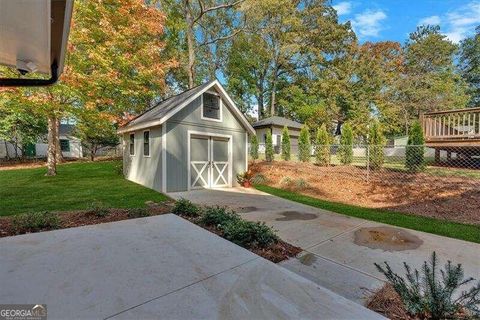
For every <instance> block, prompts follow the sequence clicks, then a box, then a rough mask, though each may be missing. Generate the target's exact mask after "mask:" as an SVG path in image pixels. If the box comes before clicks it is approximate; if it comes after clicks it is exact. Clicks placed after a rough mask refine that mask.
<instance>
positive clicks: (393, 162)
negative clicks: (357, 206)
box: [312, 145, 480, 184]
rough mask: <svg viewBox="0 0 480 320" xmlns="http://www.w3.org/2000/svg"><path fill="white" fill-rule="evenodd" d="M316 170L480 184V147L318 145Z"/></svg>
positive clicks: (370, 177)
mask: <svg viewBox="0 0 480 320" xmlns="http://www.w3.org/2000/svg"><path fill="white" fill-rule="evenodd" d="M319 148H320V149H321V150H320V152H319V153H320V154H321V155H320V156H319V157H316V153H315V151H313V152H312V162H314V163H316V164H318V165H319V170H322V171H325V172H327V173H329V174H332V175H333V174H335V175H344V176H348V177H349V178H356V179H362V180H365V181H376V180H382V181H383V182H385V181H384V180H385V179H395V180H396V181H395V182H396V183H398V182H412V180H415V179H419V178H422V177H425V176H426V175H427V176H433V177H452V178H463V179H466V180H468V182H471V183H478V184H480V146H448V147H441V148H440V147H439V148H433V147H427V146H411V145H410V146H398V145H397V146H372V145H354V146H350V147H349V146H341V145H330V146H319Z"/></svg>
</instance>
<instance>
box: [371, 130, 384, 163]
mask: <svg viewBox="0 0 480 320" xmlns="http://www.w3.org/2000/svg"><path fill="white" fill-rule="evenodd" d="M384 144H385V138H384V137H383V133H382V129H381V128H380V124H379V123H378V121H374V122H373V124H372V125H371V126H370V133H369V137H368V148H369V153H368V161H369V166H370V169H372V170H376V169H379V168H381V167H382V165H383V162H384V160H385V156H384V153H383V147H384Z"/></svg>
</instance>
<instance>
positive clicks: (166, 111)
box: [117, 80, 255, 134]
mask: <svg viewBox="0 0 480 320" xmlns="http://www.w3.org/2000/svg"><path fill="white" fill-rule="evenodd" d="M212 87H215V88H216V89H217V90H218V92H219V93H220V95H221V96H222V98H223V99H224V101H225V102H226V105H227V106H228V107H229V108H230V110H231V111H233V113H234V114H236V115H237V117H238V119H239V120H240V122H241V123H243V125H244V126H245V128H246V129H247V131H248V132H249V133H251V134H254V133H255V130H254V129H253V128H252V126H251V125H250V123H249V122H248V120H247V119H246V118H245V115H244V114H243V113H242V112H241V111H240V110H239V109H238V108H237V107H236V106H235V104H234V103H233V101H232V99H231V98H230V97H229V96H228V94H227V93H226V92H225V89H223V87H222V85H221V84H220V83H219V82H218V80H213V81H209V82H207V83H204V84H202V85H199V86H197V87H194V88H192V89H189V90H186V91H184V92H182V93H179V94H177V95H175V96H172V97H170V98H168V99H165V100H163V101H161V102H160V103H158V104H157V105H156V106H154V107H153V108H150V109H149V110H147V111H145V112H144V113H142V114H140V115H139V116H137V117H136V118H134V119H132V120H130V121H129V122H128V123H127V124H125V125H124V126H122V127H121V128H120V129H119V130H118V131H117V132H118V133H124V132H129V131H135V130H140V129H144V128H148V127H152V126H156V125H161V124H162V123H163V122H165V121H167V120H168V118H169V117H171V116H172V115H173V114H175V113H177V112H178V111H180V110H181V109H183V108H184V107H186V106H187V105H188V104H189V103H190V102H191V101H193V100H194V99H196V98H197V97H198V96H200V95H201V94H202V93H204V92H205V91H207V90H209V89H210V88H212Z"/></svg>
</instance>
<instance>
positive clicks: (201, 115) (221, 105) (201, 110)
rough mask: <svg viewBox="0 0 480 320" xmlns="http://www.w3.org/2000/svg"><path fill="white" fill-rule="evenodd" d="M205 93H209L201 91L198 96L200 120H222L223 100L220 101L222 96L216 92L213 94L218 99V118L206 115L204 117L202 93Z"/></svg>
mask: <svg viewBox="0 0 480 320" xmlns="http://www.w3.org/2000/svg"><path fill="white" fill-rule="evenodd" d="M205 93H210V92H208V91H206V92H204V93H202V95H201V96H200V97H201V98H200V118H201V119H202V120H206V121H214V122H223V101H222V97H221V96H219V95H218V94H216V93H215V95H216V96H217V97H218V99H219V101H218V104H219V108H220V110H219V112H220V119H215V118H208V117H204V116H203V95H204V94H205ZM210 94H214V93H210Z"/></svg>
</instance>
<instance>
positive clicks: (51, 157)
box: [45, 116, 57, 176]
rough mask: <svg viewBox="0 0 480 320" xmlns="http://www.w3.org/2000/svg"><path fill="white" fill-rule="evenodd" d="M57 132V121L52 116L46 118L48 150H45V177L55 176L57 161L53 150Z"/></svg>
mask: <svg viewBox="0 0 480 320" xmlns="http://www.w3.org/2000/svg"><path fill="white" fill-rule="evenodd" d="M56 131H57V119H56V118H55V117H54V116H49V117H48V135H47V140H48V149H47V173H46V174H45V175H46V176H55V175H57V159H56V152H55V150H56V148H55V145H56V143H55V137H56V136H57V134H56Z"/></svg>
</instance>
